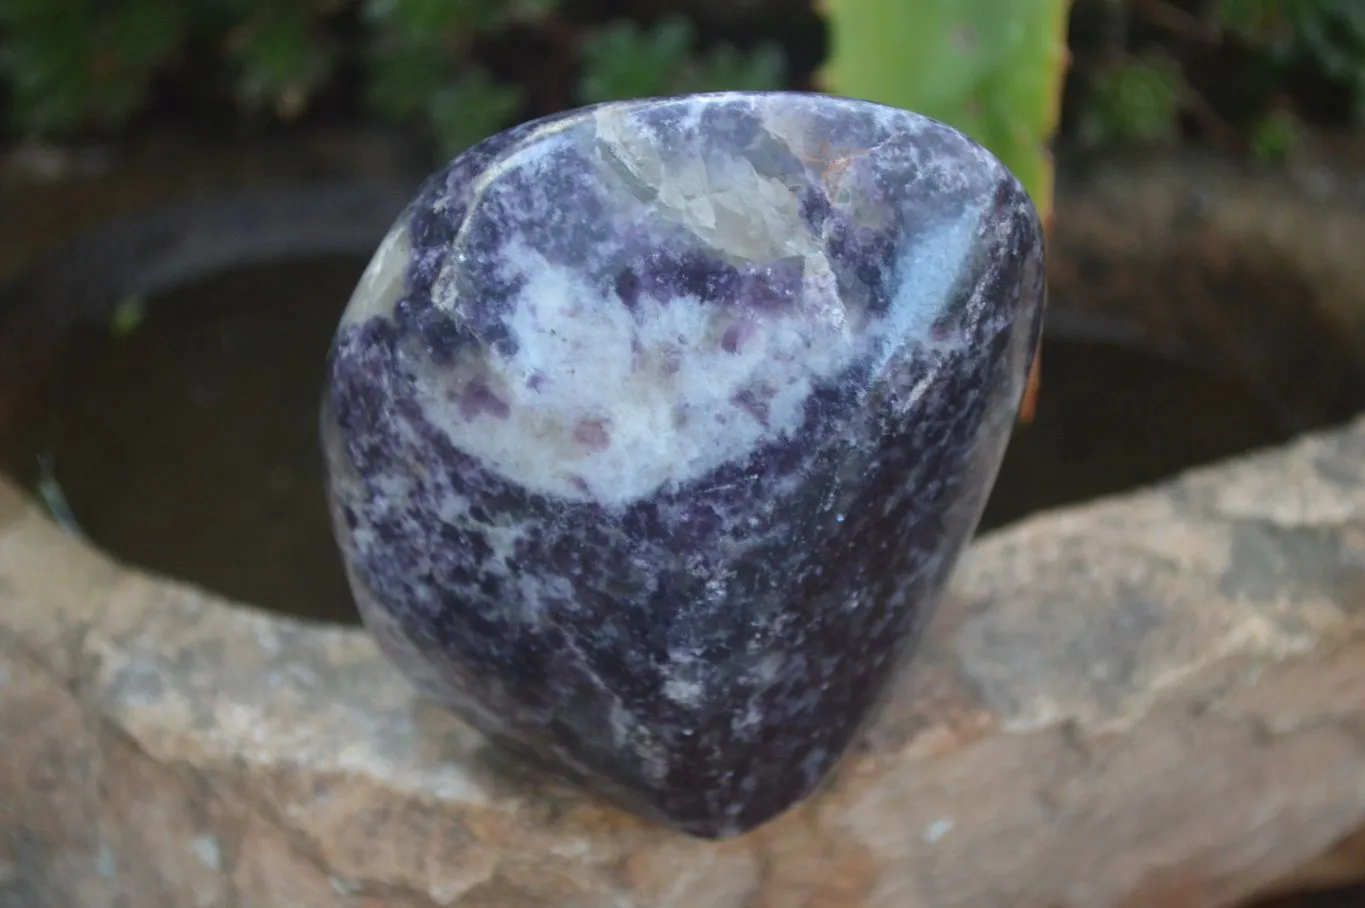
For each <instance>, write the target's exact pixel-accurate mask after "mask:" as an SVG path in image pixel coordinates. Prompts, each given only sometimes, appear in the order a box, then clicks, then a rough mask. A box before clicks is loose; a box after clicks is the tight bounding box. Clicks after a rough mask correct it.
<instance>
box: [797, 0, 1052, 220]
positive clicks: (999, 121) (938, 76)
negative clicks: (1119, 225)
mask: <svg viewBox="0 0 1365 908" xmlns="http://www.w3.org/2000/svg"><path fill="white" fill-rule="evenodd" d="M825 5H826V10H827V12H826V15H827V19H828V22H829V29H830V58H829V62H828V64H827V66H826V67H825V70H824V73H823V74H822V82H823V84H824V86H825V87H826V88H827V89H828V90H829V91H832V92H836V93H838V94H841V95H845V96H849V97H856V98H862V99H865V100H869V101H877V102H880V103H883V104H891V105H894V106H897V107H902V108H905V109H908V110H913V111H916V112H918V113H922V114H925V115H927V116H930V117H934V118H935V119H938V120H941V121H943V122H945V123H948V124H949V125H952V126H954V127H956V128H958V129H961V130H962V131H963V132H965V133H967V134H968V135H969V136H971V137H972V138H974V139H976V140H977V141H978V142H980V143H981V144H983V145H985V146H986V147H987V148H989V149H990V150H991V151H992V152H994V153H995V154H996V155H997V156H998V157H999V158H1000V159H1001V160H1002V161H1003V162H1004V163H1005V165H1006V166H1007V167H1009V168H1010V169H1011V170H1012V171H1013V172H1014V174H1015V175H1016V176H1017V177H1018V178H1019V179H1020V181H1021V182H1022V183H1023V184H1024V186H1025V187H1026V188H1027V190H1028V192H1029V194H1030V195H1031V196H1032V197H1033V201H1034V204H1035V205H1037V206H1038V210H1039V212H1040V213H1042V215H1043V217H1044V220H1047V219H1048V217H1049V214H1050V211H1051V204H1052V162H1051V156H1050V155H1049V153H1048V144H1049V142H1050V140H1051V137H1052V135H1053V133H1054V132H1055V130H1056V126H1057V116H1058V109H1059V106H1060V99H1061V83H1062V75H1063V73H1064V72H1065V68H1066V65H1067V62H1068V55H1067V49H1066V25H1067V14H1068V12H1069V7H1070V3H1069V0H1009V2H1003V0H913V2H908V0H826V4H825Z"/></svg>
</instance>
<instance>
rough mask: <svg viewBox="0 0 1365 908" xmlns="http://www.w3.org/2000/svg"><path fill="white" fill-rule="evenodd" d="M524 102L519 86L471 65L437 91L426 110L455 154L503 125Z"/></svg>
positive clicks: (444, 143)
mask: <svg viewBox="0 0 1365 908" xmlns="http://www.w3.org/2000/svg"><path fill="white" fill-rule="evenodd" d="M524 103H525V99H524V98H523V96H522V93H521V90H520V89H518V88H516V87H514V86H511V85H505V84H502V83H499V82H497V81H495V80H494V79H493V78H492V77H491V76H489V75H488V73H486V72H484V71H483V70H481V69H477V68H471V69H469V70H468V71H466V72H465V73H464V74H463V75H461V76H460V78H458V79H457V80H455V81H454V82H451V83H450V84H448V85H446V86H444V87H443V88H441V89H439V90H437V91H436V92H435V93H434V94H433V95H432V96H431V99H430V102H429V104H428V107H427V111H428V117H429V119H430V122H431V125H432V129H433V131H434V132H435V133H436V139H437V141H438V142H439V143H440V145H441V149H442V151H443V152H444V153H445V154H447V155H454V154H456V153H457V152H460V151H463V150H464V149H466V148H468V147H469V146H470V145H473V144H474V143H476V142H479V141H481V140H483V139H486V138H488V137H489V136H490V135H492V134H493V133H495V132H497V131H498V130H500V129H502V128H504V127H505V126H506V125H507V123H508V121H509V120H510V119H511V118H512V117H513V116H514V115H515V114H516V113H517V111H518V109H520V108H521V106H522V104H524Z"/></svg>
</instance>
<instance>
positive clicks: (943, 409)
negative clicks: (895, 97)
mask: <svg viewBox="0 0 1365 908" xmlns="http://www.w3.org/2000/svg"><path fill="white" fill-rule="evenodd" d="M1042 310H1043V242H1042V237H1041V230H1040V225H1039V220H1038V216H1037V214H1036V212H1035V210H1034V208H1033V205H1032V204H1031V203H1030V201H1029V198H1028V196H1027V195H1026V194H1025V192H1024V190H1023V188H1022V187H1021V186H1020V184H1019V183H1018V182H1017V181H1016V180H1015V178H1014V177H1013V176H1011V174H1010V173H1009V172H1008V171H1007V170H1006V169H1005V168H1004V167H1003V166H1002V165H1001V164H1000V163H999V162H998V161H997V160H996V159H995V158H994V157H992V156H991V155H990V154H989V153H987V152H986V151H985V150H984V149H982V148H981V147H980V146H978V145H976V144H975V143H973V142H972V141H970V140H969V139H967V138H966V137H965V136H963V135H962V134H961V133H959V132H956V131H954V130H953V129H950V128H948V127H947V126H944V125H943V124H941V123H938V122H935V121H933V120H929V119H926V118H924V117H921V116H917V115H915V114H913V113H909V112H907V111H903V110H897V109H893V108H889V107H883V106H878V105H873V104H869V103H863V102H857V101H851V100H845V99H839V98H835V97H830V96H821V95H807V94H792V93H771V94H767V93H762V94H749V93H743V94H738V93H727V94H713V95H699V96H688V97H679V98H668V99H655V100H644V101H634V102H627V103H616V104H606V105H601V106H596V107H590V108H586V109H582V110H576V111H572V112H569V113H566V114H562V115H559V116H556V117H552V118H549V119H544V120H539V121H536V122H533V123H528V124H526V125H523V126H520V127H517V128H515V129H512V130H510V131H508V132H505V133H502V134H500V135H497V136H494V137H493V138H491V139H488V140H487V141H485V142H483V143H482V144H480V145H477V146H475V147H473V148H472V149H470V150H469V151H466V152H465V153H464V154H462V155H460V156H459V157H458V158H456V159H455V160H454V161H453V162H452V163H451V164H450V165H449V166H448V167H447V168H446V169H445V170H443V171H441V172H440V173H438V174H436V175H435V176H434V177H432V178H431V179H430V180H429V181H428V182H427V183H426V185H425V186H424V187H423V188H422V189H421V191H420V193H419V194H418V196H417V198H416V200H415V201H414V202H413V203H412V205H411V206H410V207H409V208H408V210H407V211H406V212H405V213H404V214H403V215H402V217H401V218H400V219H399V221H398V223H397V224H395V226H394V227H393V229H392V231H391V232H390V234H389V235H388V237H387V238H386V239H385V240H384V242H383V245H382V246H381V248H380V249H379V250H378V252H377V253H376V255H375V257H374V259H373V261H372V263H371V264H370V267H369V269H368V270H367V272H366V273H365V275H364V277H363V278H362V279H361V281H360V284H359V286H358V288H357V289H356V292H355V295H354V297H353V299H352V300H351V303H350V306H349V308H348V310H347V311H346V314H345V316H344V318H343V320H342V323H341V326H340V328H339V330H338V332H337V335H336V339H335V342H334V345H333V347H332V350H331V356H330V361H329V365H328V375H327V382H328V387H327V393H326V403H325V406H324V414H323V430H324V435H325V446H326V453H327V457H328V462H329V470H330V491H331V500H332V507H333V513H334V517H335V526H336V534H337V539H338V542H339V545H340V547H341V550H342V552H343V554H344V557H345V560H346V564H347V567H348V570H349V573H350V578H351V583H352V586H353V588H354V590H355V594H356V597H357V599H358V601H359V605H360V608H361V613H362V615H363V616H364V619H365V621H366V623H367V625H368V626H369V628H370V629H371V631H372V632H373V633H374V635H375V636H376V638H377V639H378V640H379V642H380V644H381V645H382V646H383V648H384V649H385V651H386V652H387V653H388V654H389V656H390V657H391V658H392V659H393V661H394V662H395V663H396V664H397V665H398V666H399V667H400V668H401V669H403V670H404V671H406V672H407V673H408V674H409V676H410V677H411V678H412V679H413V680H414V681H415V682H416V683H417V684H419V685H420V687H421V688H422V689H423V690H424V691H425V692H426V693H427V694H429V695H430V696H432V697H434V698H437V699H439V700H440V701H442V702H444V703H445V704H447V705H448V706H449V707H450V708H451V709H453V710H455V711H456V712H458V713H459V714H460V715H462V716H463V717H465V718H466V719H467V720H468V721H469V722H471V723H472V724H474V725H475V726H476V727H478V728H479V729H481V730H482V731H483V732H484V733H485V734H486V735H487V736H488V737H489V738H490V739H491V740H493V741H495V742H497V743H499V744H501V745H502V746H503V747H504V748H505V750H504V751H503V752H506V753H515V754H519V755H521V756H522V757H523V758H525V759H527V760H529V761H532V762H534V763H536V764H538V765H539V766H541V767H543V768H546V769H549V770H551V771H553V772H554V773H556V774H557V775H558V776H559V777H560V778H562V779H564V780H567V781H569V782H571V783H572V784H575V785H577V786H578V787H580V788H582V789H586V790H588V791H591V792H595V793H596V794H598V795H600V796H604V797H605V798H607V799H609V800H611V801H613V802H615V803H616V804H618V805H619V806H621V807H623V808H625V809H627V810H630V811H632V812H634V813H636V814H639V815H641V816H644V817H647V818H651V819H653V820H657V821H659V822H662V823H665V824H668V825H670V826H673V827H675V828H677V829H680V830H684V831H686V832H688V833H691V834H694V835H698V836H704V837H711V838H719V837H724V836H729V835H734V834H737V833H740V832H743V831H745V830H748V829H751V828H753V827H754V826H757V825H759V824H761V823H763V822H765V821H767V820H769V819H771V818H772V817H774V816H776V815H777V814H779V813H781V812H782V811H783V810H785V809H786V808H788V807H790V806H792V805H793V804H795V803H797V802H798V801H800V800H802V799H803V798H805V797H806V796H807V795H809V794H810V793H811V792H812V791H813V790H814V789H815V788H816V787H817V786H818V785H819V783H820V782H821V780H822V779H823V778H825V777H826V775H827V774H828V773H829V771H830V770H831V769H832V768H833V766H834V765H835V764H836V762H837V761H838V759H839V757H840V755H841V754H843V753H844V752H845V751H846V749H847V748H848V746H849V744H850V741H851V740H852V739H853V737H854V736H855V734H856V733H857V731H858V729H859V728H860V726H861V724H862V723H863V722H864V720H865V719H866V718H867V717H868V716H869V714H870V713H871V712H872V711H873V709H874V708H875V707H876V705H877V704H878V703H879V701H880V700H881V698H882V696H883V692H884V691H886V690H887V688H888V682H889V680H890V679H891V678H892V677H893V676H894V674H895V672H896V670H897V668H898V666H900V665H901V664H903V662H904V661H905V658H906V657H907V655H908V654H909V651H910V649H911V647H912V644H913V641H914V638H915V633H916V631H917V629H919V628H920V627H921V625H922V624H923V623H924V620H925V617H926V615H927V614H928V612H929V610H930V608H931V605H932V603H933V601H934V599H935V597H936V595H937V594H938V592H939V590H940V588H941V587H942V586H943V585H944V583H945V580H946V578H947V577H948V575H949V572H950V571H951V569H952V566H953V564H954V562H955V561H956V559H957V557H958V554H959V552H960V551H961V549H962V547H963V546H964V544H965V542H966V540H967V539H968V537H969V536H970V535H971V533H972V531H973V529H974V528H975V525H976V522H977V520H978V517H979V515H980V512H981V509H982V507H983V505H984V502H985V499H986V496H987V493H988V492H989V490H990V488H991V485H992V484H993V482H994V478H995V474H996V470H997V467H998V466H999V462H1000V459H1001V456H1002V454H1003V451H1004V448H1005V444H1006V441H1007V439H1008V437H1009V434H1010V431H1011V427H1012V425H1013V419H1014V415H1015V412H1016V409H1017V407H1018V404H1019V400H1020V396H1021V393H1022V390H1023V386H1024V381H1025V377H1026V375H1027V372H1028V368H1029V365H1030V361H1031V358H1032V354H1033V351H1034V347H1035V344H1036V342H1037V339H1038V332H1039V327H1040V322H1041V318H1042Z"/></svg>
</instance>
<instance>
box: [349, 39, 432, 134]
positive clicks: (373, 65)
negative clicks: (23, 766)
mask: <svg viewBox="0 0 1365 908" xmlns="http://www.w3.org/2000/svg"><path fill="white" fill-rule="evenodd" d="M451 62H452V61H451V57H450V54H448V53H446V51H445V49H444V48H443V47H441V46H439V45H431V44H427V45H420V46H416V45H409V46H400V47H397V48H394V49H386V50H384V51H382V52H380V51H377V52H375V53H373V54H372V55H371V57H370V66H369V80H368V81H367V83H366V85H365V102H366V104H367V106H369V108H370V109H371V110H373V111H374V112H375V113H377V114H379V115H380V116H382V117H384V118H385V119H387V120H391V121H395V122H401V121H403V120H407V119H409V118H411V117H415V116H417V115H419V114H423V113H425V112H426V111H427V107H428V105H429V104H430V103H431V98H432V96H433V95H435V94H436V93H437V92H438V91H439V90H440V89H441V88H442V87H444V86H445V85H446V84H447V83H448V82H449V81H450V76H451Z"/></svg>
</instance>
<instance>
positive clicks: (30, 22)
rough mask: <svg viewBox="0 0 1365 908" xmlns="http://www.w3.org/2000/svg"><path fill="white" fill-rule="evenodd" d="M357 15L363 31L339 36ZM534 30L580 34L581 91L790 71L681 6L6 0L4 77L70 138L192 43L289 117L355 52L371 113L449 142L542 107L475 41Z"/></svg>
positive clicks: (129, 101) (245, 99)
mask: <svg viewBox="0 0 1365 908" xmlns="http://www.w3.org/2000/svg"><path fill="white" fill-rule="evenodd" d="M348 20H353V21H358V22H359V26H360V29H359V30H360V33H361V34H360V37H359V38H350V39H349V40H348V41H343V40H342V39H340V38H339V37H338V35H339V33H347V32H346V28H345V25H344V23H346V22H347V21H348ZM339 24H340V27H339ZM537 28H542V29H543V30H545V31H547V32H549V33H552V34H556V33H557V34H563V33H566V32H569V33H572V36H573V45H572V47H571V48H570V51H569V53H570V56H571V60H570V65H571V66H572V67H573V68H575V69H576V70H577V71H579V72H581V75H580V76H579V78H578V82H577V85H576V86H575V87H574V89H573V90H572V91H570V92H569V97H568V98H566V100H567V101H569V102H571V103H589V102H592V101H598V100H607V99H613V98H628V97H640V96H645V95H657V94H667V93H675V92H689V91H708V90H720V89H773V88H782V87H784V86H785V84H786V60H785V57H784V54H783V51H782V49H781V48H780V47H779V46H778V45H776V44H773V43H763V44H760V45H759V46H758V47H757V48H755V49H753V50H741V49H739V48H737V47H735V46H733V45H729V44H723V43H722V44H720V45H717V46H714V47H712V48H710V49H709V50H706V51H702V50H700V49H699V48H698V47H697V44H698V41H697V35H696V30H695V28H694V26H693V24H692V22H691V21H690V20H689V19H688V18H687V17H685V16H683V15H681V14H674V15H668V16H665V17H664V18H662V19H660V20H659V21H657V22H655V23H654V24H652V25H642V24H640V23H638V22H635V21H633V20H628V19H620V20H616V21H610V22H606V23H601V24H597V25H593V26H589V27H580V26H577V25H575V24H574V23H570V22H567V21H566V20H563V19H562V18H560V10H559V2H558V0H0V85H3V87H4V88H5V89H7V93H8V95H9V102H10V103H9V105H8V108H9V111H10V114H11V118H10V123H9V124H7V125H8V126H9V127H10V130H11V132H15V133H18V134H20V135H26V136H40V137H48V136H53V137H61V136H67V135H72V134H77V133H80V132H82V131H85V130H90V129H96V130H109V129H117V128H118V127H120V126H122V125H124V124H126V123H127V122H128V121H129V119H130V118H132V117H133V116H135V115H136V114H137V113H139V112H140V111H141V110H142V109H143V108H144V107H145V105H146V104H147V103H148V100H149V90H150V88H151V87H152V86H153V85H154V83H155V80H156V79H157V78H158V77H162V76H167V77H168V78H173V77H174V76H175V75H176V73H177V68H183V67H184V65H185V63H186V62H187V57H192V56H193V52H192V51H191V50H190V48H192V47H193V48H195V49H198V48H209V49H211V51H212V54H213V59H212V60H210V61H208V62H209V63H210V65H211V69H212V71H213V73H214V75H215V78H217V79H218V80H220V81H221V83H222V85H221V87H222V88H223V89H224V92H225V93H226V94H228V95H230V96H231V97H232V98H233V99H234V102H235V104H236V105H237V106H238V107H239V108H240V111H241V112H242V113H248V114H259V113H262V112H265V113H268V114H270V115H271V116H273V117H276V118H278V119H280V120H285V121H288V120H292V119H295V118H297V117H299V116H301V115H303V114H305V113H306V112H307V111H308V110H309V108H310V105H311V104H312V103H313V101H314V100H315V98H316V97H317V96H318V95H319V93H321V92H323V91H325V90H326V89H327V88H328V86H329V85H330V84H332V83H333V82H334V80H336V79H337V77H338V73H339V72H340V71H341V70H342V69H343V68H344V67H345V66H346V65H348V64H355V66H356V67H357V68H358V69H359V70H360V72H361V73H362V76H361V82H362V85H361V89H360V95H361V99H362V103H363V104H364V106H365V108H366V110H367V111H368V112H369V113H370V114H372V115H374V116H376V117H378V118H380V119H382V120H385V121H388V122H392V123H396V124H399V125H405V126H418V127H421V128H423V129H425V130H426V131H427V132H428V133H429V134H430V135H431V137H432V138H433V139H434V140H435V142H436V144H437V145H438V146H439V148H440V150H441V152H442V153H443V154H450V153H453V152H455V151H458V150H459V149H461V148H463V147H466V146H468V145H470V144H472V143H473V142H476V141H478V140H479V139H481V138H483V137H485V136H487V135H489V134H491V133H493V132H496V131H497V130H498V129H501V128H503V127H505V126H507V125H509V124H510V123H511V122H512V121H514V120H515V119H517V118H518V116H519V115H529V114H531V113H535V112H534V111H528V110H527V105H528V96H527V89H526V86H525V85H523V84H520V83H518V82H516V81H509V80H507V79H503V78H499V77H498V76H496V75H494V74H493V73H491V72H490V71H489V70H488V68H487V67H485V66H484V65H483V64H482V63H481V62H480V57H479V53H478V48H479V46H480V44H481V42H496V41H499V40H505V39H506V37H507V35H509V34H510V33H511V32H512V30H515V29H522V30H526V29H532V30H534V29H537ZM192 62H193V63H196V64H198V65H199V67H200V68H199V69H197V70H195V72H196V73H200V72H202V71H203V65H204V62H205V61H204V60H202V59H195V60H193V61H192ZM539 112H541V113H543V112H545V111H539Z"/></svg>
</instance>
